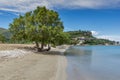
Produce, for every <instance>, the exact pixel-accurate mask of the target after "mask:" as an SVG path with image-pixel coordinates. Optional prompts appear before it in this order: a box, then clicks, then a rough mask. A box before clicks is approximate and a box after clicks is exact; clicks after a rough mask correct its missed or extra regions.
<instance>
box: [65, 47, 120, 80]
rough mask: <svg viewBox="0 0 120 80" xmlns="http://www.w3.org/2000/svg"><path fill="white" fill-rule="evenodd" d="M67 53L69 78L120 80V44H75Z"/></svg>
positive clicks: (74, 79)
mask: <svg viewBox="0 0 120 80" xmlns="http://www.w3.org/2000/svg"><path fill="white" fill-rule="evenodd" d="M66 54H67V59H68V68H67V73H68V80H120V46H74V47H71V48H70V49H68V50H67V51H66Z"/></svg>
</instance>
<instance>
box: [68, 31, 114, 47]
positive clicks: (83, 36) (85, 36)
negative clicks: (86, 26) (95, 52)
mask: <svg viewBox="0 0 120 80" xmlns="http://www.w3.org/2000/svg"><path fill="white" fill-rule="evenodd" d="M67 33H68V34H70V38H71V44H74V45H76V44H78V45H115V44H116V42H115V41H111V40H107V39H98V38H96V37H94V36H93V35H92V33H91V31H81V30H78V31H68V32H67ZM81 41H82V42H81ZM80 42H81V43H80Z"/></svg>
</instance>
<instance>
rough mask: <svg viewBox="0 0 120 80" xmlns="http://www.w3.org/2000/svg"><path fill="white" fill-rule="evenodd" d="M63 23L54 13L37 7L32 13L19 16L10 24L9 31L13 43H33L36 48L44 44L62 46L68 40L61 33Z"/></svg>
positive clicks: (65, 35)
mask: <svg viewBox="0 0 120 80" xmlns="http://www.w3.org/2000/svg"><path fill="white" fill-rule="evenodd" d="M63 29H64V27H63V23H62V21H61V20H60V18H59V14H58V13H57V12H56V11H53V10H49V9H46V8H45V7H37V9H35V10H34V11H31V12H27V13H26V14H25V15H23V16H21V15H20V16H19V17H18V18H15V19H14V20H13V23H11V24H10V28H9V30H10V31H11V33H12V35H13V36H12V39H13V40H15V41H35V42H36V45H37V47H38V46H39V45H38V43H39V42H40V43H41V45H42V46H41V48H43V46H44V45H45V44H54V45H58V44H63V43H64V42H65V40H67V39H68V37H67V34H66V33H64V32H63Z"/></svg>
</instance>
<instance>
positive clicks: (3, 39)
mask: <svg viewBox="0 0 120 80" xmlns="http://www.w3.org/2000/svg"><path fill="white" fill-rule="evenodd" d="M5 41H6V38H5V37H4V36H3V35H2V34H0V42H2V43H4V42H5Z"/></svg>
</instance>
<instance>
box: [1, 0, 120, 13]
mask: <svg viewBox="0 0 120 80" xmlns="http://www.w3.org/2000/svg"><path fill="white" fill-rule="evenodd" d="M37 6H46V7H47V8H70V9H71V8H91V9H99V8H116V7H118V8H119V7H120V0H17V1H16V0H0V10H5V11H13V12H22V13H24V12H26V11H30V10H33V9H35V8H36V7H37Z"/></svg>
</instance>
